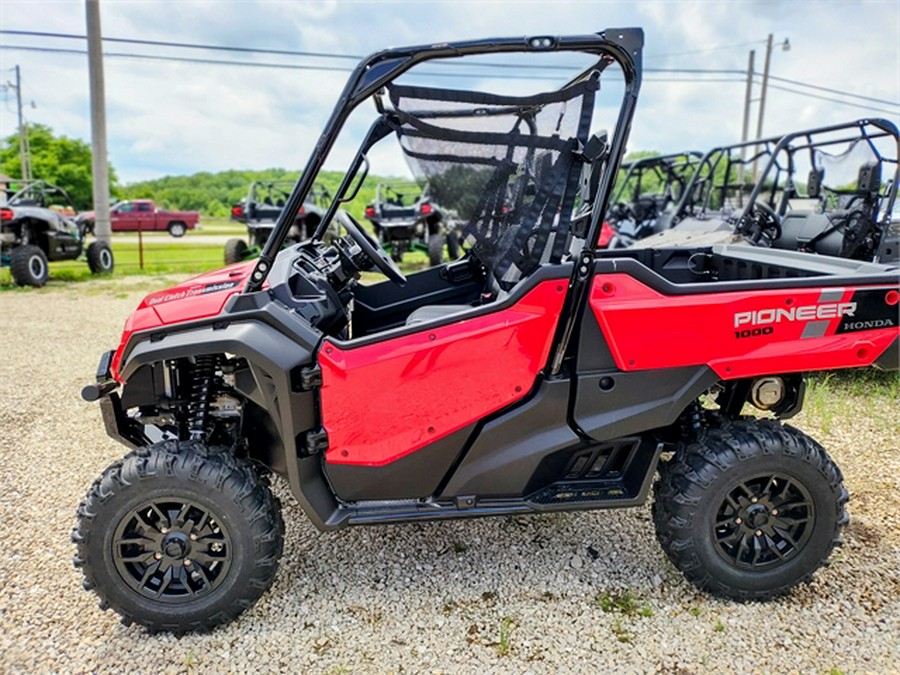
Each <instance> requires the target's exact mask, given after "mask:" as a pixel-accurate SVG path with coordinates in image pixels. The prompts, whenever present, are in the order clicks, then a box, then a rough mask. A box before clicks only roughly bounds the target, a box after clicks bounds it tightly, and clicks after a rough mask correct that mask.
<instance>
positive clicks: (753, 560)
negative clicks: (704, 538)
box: [713, 473, 815, 572]
mask: <svg viewBox="0 0 900 675" xmlns="http://www.w3.org/2000/svg"><path fill="white" fill-rule="evenodd" d="M814 523H815V509H814V505H813V501H812V497H810V494H809V491H808V490H807V489H806V487H804V485H803V484H802V483H800V482H799V481H798V480H796V479H794V478H791V477H789V476H786V475H784V474H772V473H765V474H760V475H757V476H753V477H751V478H749V479H747V480H745V481H743V482H741V483H738V484H737V485H736V486H735V487H734V488H732V489H731V490H730V491H729V492H728V493H727V494H726V495H725V498H724V499H723V500H722V503H721V505H720V506H719V509H718V511H717V512H716V516H715V524H714V525H713V530H714V535H715V545H716V550H717V552H718V553H719V555H720V556H722V558H724V559H725V560H726V561H727V562H728V563H729V564H731V565H732V566H734V567H737V568H740V569H744V570H748V571H753V572H765V571H769V570H771V569H774V568H777V567H780V566H781V565H784V564H786V563H788V562H790V561H791V560H793V559H794V558H796V557H797V555H798V553H799V552H800V551H801V550H802V549H803V547H804V546H805V545H806V543H807V542H808V541H809V538H810V537H811V536H812V532H813V525H814Z"/></svg>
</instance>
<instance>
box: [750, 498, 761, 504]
mask: <svg viewBox="0 0 900 675" xmlns="http://www.w3.org/2000/svg"><path fill="white" fill-rule="evenodd" d="M750 501H751V502H752V503H753V504H755V503H756V502H758V501H759V499H757V498H756V497H750Z"/></svg>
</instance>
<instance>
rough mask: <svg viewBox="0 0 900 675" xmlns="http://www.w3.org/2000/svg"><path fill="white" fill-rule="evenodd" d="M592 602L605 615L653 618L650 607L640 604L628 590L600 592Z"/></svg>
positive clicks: (637, 598) (635, 596)
mask: <svg viewBox="0 0 900 675" xmlns="http://www.w3.org/2000/svg"><path fill="white" fill-rule="evenodd" d="M594 602H595V604H596V605H597V606H598V607H599V608H600V609H601V610H602V611H604V612H606V613H607V614H613V613H615V614H622V615H623V616H627V617H636V616H640V617H644V618H649V617H651V616H653V610H652V609H651V608H650V605H648V604H647V603H645V602H642V601H641V600H640V598H639V597H638V595H637V594H636V593H634V592H632V590H631V589H630V588H629V589H626V590H624V591H612V592H610V591H600V592H599V593H598V594H597V596H596V598H595V599H594Z"/></svg>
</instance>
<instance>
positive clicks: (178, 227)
mask: <svg viewBox="0 0 900 675" xmlns="http://www.w3.org/2000/svg"><path fill="white" fill-rule="evenodd" d="M168 230H169V234H171V235H172V236H173V237H176V238H178V237H183V236H184V233H185V232H187V226H186V225H185V224H184V223H169V227H168Z"/></svg>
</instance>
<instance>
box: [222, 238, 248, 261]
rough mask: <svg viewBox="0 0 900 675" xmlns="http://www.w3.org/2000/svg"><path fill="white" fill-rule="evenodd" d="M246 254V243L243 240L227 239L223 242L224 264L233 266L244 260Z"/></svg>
mask: <svg viewBox="0 0 900 675" xmlns="http://www.w3.org/2000/svg"><path fill="white" fill-rule="evenodd" d="M246 253H247V242H246V241H244V240H243V239H229V240H228V241H226V242H225V264H226V265H233V264H234V263H239V262H241V261H242V260H243V259H244V255H245V254H246Z"/></svg>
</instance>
